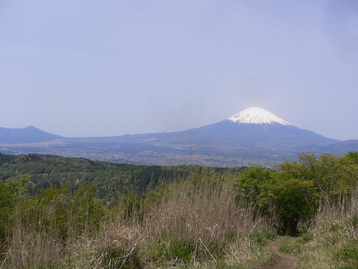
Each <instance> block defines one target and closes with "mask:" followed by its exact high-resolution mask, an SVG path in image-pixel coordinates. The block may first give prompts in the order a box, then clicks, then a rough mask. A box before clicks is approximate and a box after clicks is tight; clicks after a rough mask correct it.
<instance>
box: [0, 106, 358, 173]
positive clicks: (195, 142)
mask: <svg viewBox="0 0 358 269" xmlns="http://www.w3.org/2000/svg"><path fill="white" fill-rule="evenodd" d="M27 128H29V129H28V131H31V133H32V134H34V133H36V132H37V133H39V134H42V139H45V138H47V139H50V140H51V139H52V140H53V139H58V140H60V141H61V143H52V144H51V143H48V144H46V146H42V145H34V144H31V143H33V142H31V141H33V140H31V141H30V142H29V144H28V146H27V147H25V146H22V147H21V146H13V147H10V146H9V147H7V146H6V145H4V144H2V145H1V148H0V150H1V151H2V152H4V153H15V154H18V153H46V154H55V155H62V156H68V157H83V158H89V159H95V160H103V161H110V162H120V163H132V164H145V165H176V164H194V163H196V164H201V165H213V166H242V165H247V164H248V163H261V164H267V163H268V164H270V165H273V164H275V163H279V162H281V161H282V160H283V159H293V158H296V157H297V153H299V152H303V151H304V152H309V151H315V152H330V151H332V152H337V151H339V154H344V153H346V152H348V151H351V150H355V149H356V148H358V140H353V141H352V142H350V143H344V141H340V140H336V139H331V138H327V137H324V136H322V135H319V134H317V133H315V132H313V131H310V130H305V129H300V128H298V127H296V126H294V125H292V124H290V123H288V122H287V121H285V120H283V119H281V118H279V117H277V116H276V115H274V114H272V113H271V112H269V111H267V110H264V109H261V108H249V109H246V110H243V111H241V112H239V113H237V114H235V115H233V116H231V117H229V118H226V119H224V120H222V121H220V122H217V123H213V124H209V125H205V126H202V127H198V128H192V129H188V130H184V131H178V132H166V133H149V134H135V135H122V136H111V137H84V138H78V137H77V138H76V137H72V138H71V137H61V136H57V135H53V134H49V133H47V132H44V131H41V130H39V129H37V128H35V127H27ZM24 129H26V128H24ZM23 137H24V136H23ZM23 137H22V138H23ZM25 137H26V136H25ZM38 140H39V139H38ZM40 140H41V139H40ZM0 141H1V130H0Z"/></svg>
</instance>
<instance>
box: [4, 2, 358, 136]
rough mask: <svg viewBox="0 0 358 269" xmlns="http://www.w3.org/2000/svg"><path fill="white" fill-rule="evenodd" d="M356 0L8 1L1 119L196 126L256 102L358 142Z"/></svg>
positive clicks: (69, 126) (107, 126)
mask: <svg viewBox="0 0 358 269" xmlns="http://www.w3.org/2000/svg"><path fill="white" fill-rule="evenodd" d="M356 3H357V1H352V0H339V1H338V0H315V1H312V0H303V1H287V0H272V1H264V0H260V1H259V0H250V1H248V0H220V1H219V0H216V1H214V0H195V1H193V0H151V1H148V0H121V1H118V0H105V1H95V0H61V1H48V0H32V1H23V0H2V1H1V2H0V81H1V86H0V89H1V99H0V100H1V101H0V102H1V103H0V114H1V117H0V127H8V128H22V127H26V126H29V125H33V126H36V127H38V128H40V129H43V130H45V131H48V132H51V133H55V134H59V135H64V136H114V135H122V134H127V133H128V134H135V133H151V132H170V131H180V130H186V129H190V128H194V127H200V126H203V125H207V124H211V123H215V122H218V121H220V120H223V119H225V118H227V117H229V116H231V115H233V114H235V113H237V112H239V111H241V110H244V109H246V108H248V107H250V106H259V107H262V108H265V109H267V110H269V111H271V112H272V113H274V114H276V115H277V116H279V117H281V118H283V119H284V120H286V121H288V122H290V123H291V124H293V125H295V126H297V127H300V128H304V129H309V130H312V131H315V132H317V133H319V134H322V135H324V136H327V137H331V138H336V139H341V140H346V139H358V116H357V115H358V105H357V100H358V5H357V4H356Z"/></svg>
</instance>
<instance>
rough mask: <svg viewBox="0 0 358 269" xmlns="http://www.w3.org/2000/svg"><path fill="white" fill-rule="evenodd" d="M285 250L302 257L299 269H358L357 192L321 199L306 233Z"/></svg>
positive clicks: (357, 190)
mask: <svg viewBox="0 0 358 269" xmlns="http://www.w3.org/2000/svg"><path fill="white" fill-rule="evenodd" d="M285 247H286V248H288V249H290V250H291V252H295V253H296V254H298V255H299V256H300V268H317V269H336V268H337V269H338V268H347V269H348V268H358V188H357V189H356V191H355V192H354V193H353V195H352V196H351V197H347V195H344V194H342V195H341V196H340V198H339V199H334V200H332V199H331V198H329V197H324V198H322V199H321V201H320V203H319V207H318V210H317V214H316V216H315V218H314V220H313V221H312V223H311V226H310V228H309V229H308V231H307V233H306V234H304V235H303V236H301V237H300V238H298V239H297V240H296V241H295V242H293V243H292V244H291V246H285Z"/></svg>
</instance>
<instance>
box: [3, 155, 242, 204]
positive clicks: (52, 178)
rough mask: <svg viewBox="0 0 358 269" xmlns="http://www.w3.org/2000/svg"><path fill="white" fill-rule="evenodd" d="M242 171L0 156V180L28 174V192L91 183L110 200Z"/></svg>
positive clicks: (65, 158) (236, 169)
mask: <svg viewBox="0 0 358 269" xmlns="http://www.w3.org/2000/svg"><path fill="white" fill-rule="evenodd" d="M242 169H243V168H209V167H203V166H197V165H192V166H186V165H178V166H170V167H162V166H143V165H131V164H114V163H108V162H102V161H93V160H88V159H82V158H68V157H61V156H56V155H42V154H28V155H7V154H0V179H7V178H10V177H11V178H13V179H18V178H20V177H22V176H23V175H29V177H30V178H29V193H30V194H34V193H37V192H38V191H39V190H40V189H46V188H48V187H51V186H54V187H59V186H61V185H63V184H64V183H65V182H67V183H68V184H70V186H71V188H73V189H74V188H76V186H78V185H79V184H81V183H94V184H95V185H96V196H97V197H98V198H101V199H105V200H107V201H108V200H110V199H111V198H112V197H115V196H117V194H118V193H126V192H128V191H129V190H135V191H138V192H144V191H146V190H149V189H152V188H154V187H155V186H157V185H160V184H166V183H170V182H173V181H177V180H180V179H182V178H187V177H188V176H189V175H191V174H197V173H202V172H203V170H207V171H208V173H215V174H216V175H222V174H224V173H230V174H237V173H238V172H239V171H241V170H242Z"/></svg>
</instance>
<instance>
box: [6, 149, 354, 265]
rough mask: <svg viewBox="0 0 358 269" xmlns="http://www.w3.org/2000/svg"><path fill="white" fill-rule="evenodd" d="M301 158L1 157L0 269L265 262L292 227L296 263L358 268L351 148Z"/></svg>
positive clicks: (283, 248) (287, 247) (289, 244)
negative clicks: (256, 163)
mask: <svg viewBox="0 0 358 269" xmlns="http://www.w3.org/2000/svg"><path fill="white" fill-rule="evenodd" d="M298 159H299V160H298V161H297V162H288V161H287V162H284V163H282V164H280V165H279V166H278V167H277V169H276V170H272V169H267V168H264V167H248V168H246V169H242V168H240V169H239V168H235V169H214V168H210V167H198V166H193V167H186V166H178V167H144V166H127V165H113V164H109V163H102V162H93V161H88V160H84V159H72V158H62V157H57V156H44V155H21V156H8V155H1V158H0V171H1V173H2V180H1V181H0V268H56V269H57V268H263V267H264V266H266V265H267V264H269V263H267V261H270V260H271V261H273V260H274V259H275V256H274V253H272V252H271V251H270V250H269V249H266V248H265V246H266V245H267V244H268V243H269V242H270V241H272V240H275V239H276V237H277V236H278V235H281V236H282V235H285V236H287V235H291V236H295V239H294V240H290V241H288V242H287V243H285V244H283V245H282V246H281V251H283V252H289V253H294V254H296V255H298V257H299V268H337V269H338V268H346V269H348V268H357V267H358V255H357V253H358V221H357V220H358V206H357V205H358V188H357V186H358V153H353V152H352V153H349V154H347V155H346V156H343V157H338V156H334V155H331V154H322V155H319V156H316V155H315V154H313V153H312V154H310V153H306V154H300V156H299V158H298ZM156 169H157V170H156ZM107 170H108V171H107ZM66 173H67V174H66ZM26 174H28V175H26ZM9 176H12V177H9ZM80 176H82V177H80ZM61 177H62V179H61ZM78 178H80V180H77V179H78ZM148 178H149V179H150V181H149V182H154V183H153V184H152V185H150V186H151V187H148V185H145V184H143V185H142V183H140V184H137V182H142V180H143V181H144V182H146V180H148ZM52 179H56V181H55V183H52V182H51V180H52ZM67 179H70V180H67ZM124 179H126V180H124ZM138 179H141V180H138ZM76 180H77V182H76ZM122 180H123V181H122ZM132 180H133V181H132ZM113 182H116V183H113ZM46 184H47V185H46ZM106 184H112V185H110V186H111V188H108V189H107V190H106ZM115 184H117V185H115ZM123 186H124V187H123ZM142 186H145V187H144V188H142ZM106 191H107V192H108V193H111V194H110V195H109V194H106ZM109 196H110V197H112V198H111V199H113V200H114V201H115V202H113V203H108V201H109V200H108V197H109Z"/></svg>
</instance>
